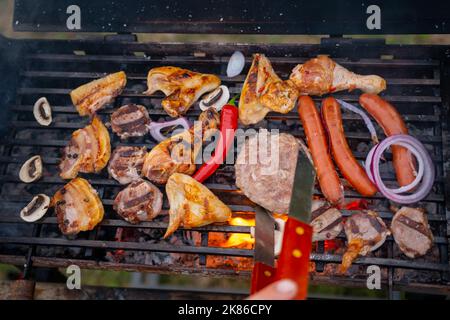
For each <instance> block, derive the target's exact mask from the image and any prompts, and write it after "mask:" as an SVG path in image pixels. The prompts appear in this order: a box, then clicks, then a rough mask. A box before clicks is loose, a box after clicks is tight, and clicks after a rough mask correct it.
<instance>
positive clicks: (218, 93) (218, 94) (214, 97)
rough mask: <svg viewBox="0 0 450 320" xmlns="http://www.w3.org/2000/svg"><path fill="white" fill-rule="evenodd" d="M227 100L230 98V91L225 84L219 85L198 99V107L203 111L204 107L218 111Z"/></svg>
mask: <svg viewBox="0 0 450 320" xmlns="http://www.w3.org/2000/svg"><path fill="white" fill-rule="evenodd" d="M228 100H230V91H229V90H228V88H227V87H226V86H219V87H218V88H217V89H216V90H214V91H213V92H211V93H209V94H208V95H207V96H206V97H205V98H204V99H202V100H201V101H200V109H201V110H202V111H205V110H206V109H209V108H214V109H216V110H217V111H220V110H222V107H223V106H224V105H226V104H227V102H228Z"/></svg>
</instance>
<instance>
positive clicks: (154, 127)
mask: <svg viewBox="0 0 450 320" xmlns="http://www.w3.org/2000/svg"><path fill="white" fill-rule="evenodd" d="M171 126H182V127H183V128H184V129H185V130H189V128H190V126H191V125H190V124H189V121H188V120H187V119H186V118H184V117H183V118H178V119H175V120H171V121H166V122H150V125H149V130H150V134H151V135H152V137H153V138H154V139H155V140H156V141H158V142H161V141H163V140H166V139H167V138H168V137H165V136H164V135H163V134H162V133H161V129H163V128H167V127H171Z"/></svg>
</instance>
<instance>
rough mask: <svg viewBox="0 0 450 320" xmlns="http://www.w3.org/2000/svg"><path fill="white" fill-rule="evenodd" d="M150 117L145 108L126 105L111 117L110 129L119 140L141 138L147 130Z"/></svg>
mask: <svg viewBox="0 0 450 320" xmlns="http://www.w3.org/2000/svg"><path fill="white" fill-rule="evenodd" d="M149 125H150V117H149V116H148V111H147V108H145V107H144V106H141V105H136V104H127V105H124V106H122V107H120V108H119V109H117V110H116V111H114V113H113V114H112V115H111V128H112V130H113V131H114V132H115V133H116V134H117V135H118V136H119V137H120V138H121V139H126V138H128V137H141V136H143V135H145V134H146V133H147V132H148V130H149Z"/></svg>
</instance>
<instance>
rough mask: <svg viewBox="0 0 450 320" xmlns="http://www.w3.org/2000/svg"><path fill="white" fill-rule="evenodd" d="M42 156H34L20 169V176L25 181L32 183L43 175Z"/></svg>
mask: <svg viewBox="0 0 450 320" xmlns="http://www.w3.org/2000/svg"><path fill="white" fill-rule="evenodd" d="M42 171H43V166H42V159H41V156H34V157H31V158H30V159H28V160H27V161H25V163H24V164H23V165H22V167H21V168H20V171H19V178H20V180H22V181H23V182H25V183H31V182H33V181H36V180H37V179H39V178H40V177H42Z"/></svg>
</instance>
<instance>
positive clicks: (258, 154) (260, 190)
mask: <svg viewBox="0 0 450 320" xmlns="http://www.w3.org/2000/svg"><path fill="white" fill-rule="evenodd" d="M266 144H267V146H268V147H267V149H266V148H264V146H265V145H266ZM300 148H302V149H303V150H305V151H306V152H307V154H308V151H307V148H306V146H305V145H304V144H303V142H302V141H301V140H299V139H297V138H295V137H294V136H292V135H290V134H287V133H281V134H270V133H269V132H268V131H267V130H260V131H259V133H258V134H257V135H254V136H252V137H250V138H249V139H247V140H246V141H245V142H244V144H243V145H242V148H241V151H240V152H239V154H238V156H237V159H236V164H235V173H236V186H237V187H238V188H239V189H241V190H242V192H243V193H244V194H245V195H246V196H247V197H248V198H249V199H250V200H251V201H253V202H255V203H257V204H259V205H260V206H262V207H264V208H266V209H267V210H269V211H272V212H277V213H287V212H288V211H289V204H290V202H291V194H292V184H293V183H294V176H295V167H296V163H297V155H298V152H299V150H300ZM274 186H276V188H275V187H274Z"/></svg>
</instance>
